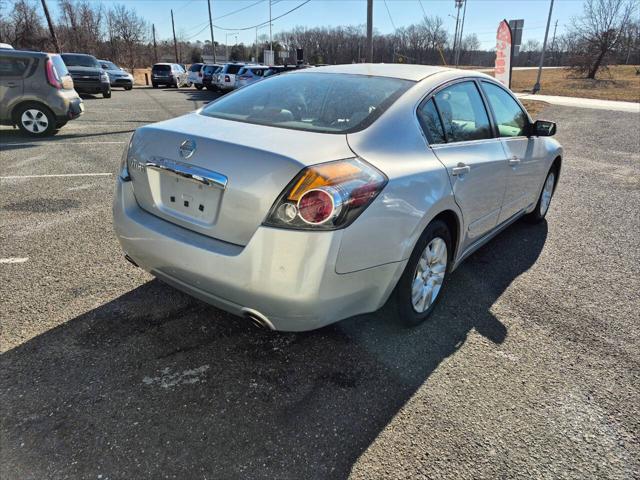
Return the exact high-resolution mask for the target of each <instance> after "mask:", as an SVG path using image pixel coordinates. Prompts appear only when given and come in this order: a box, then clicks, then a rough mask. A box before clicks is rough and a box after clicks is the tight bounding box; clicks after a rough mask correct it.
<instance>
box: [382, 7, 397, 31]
mask: <svg viewBox="0 0 640 480" xmlns="http://www.w3.org/2000/svg"><path fill="white" fill-rule="evenodd" d="M383 1H384V6H385V8H386V9H387V14H388V15H389V20H390V21H391V26H392V27H393V30H394V31H395V30H397V28H396V24H395V23H393V17H392V16H391V11H390V10H389V5H387V0H383Z"/></svg>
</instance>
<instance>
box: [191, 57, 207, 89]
mask: <svg viewBox="0 0 640 480" xmlns="http://www.w3.org/2000/svg"><path fill="white" fill-rule="evenodd" d="M203 68H204V63H194V64H193V65H191V66H190V67H189V76H188V80H189V82H190V83H193V86H194V87H196V88H197V89H198V90H202V88H203V87H204V85H203V84H202V69H203Z"/></svg>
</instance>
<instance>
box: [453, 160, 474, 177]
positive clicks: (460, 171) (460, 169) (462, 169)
mask: <svg viewBox="0 0 640 480" xmlns="http://www.w3.org/2000/svg"><path fill="white" fill-rule="evenodd" d="M470 171H471V167H470V166H469V165H465V164H464V163H459V164H458V166H457V167H453V168H452V169H451V175H453V176H456V177H457V176H458V175H464V174H465V173H469V172H470Z"/></svg>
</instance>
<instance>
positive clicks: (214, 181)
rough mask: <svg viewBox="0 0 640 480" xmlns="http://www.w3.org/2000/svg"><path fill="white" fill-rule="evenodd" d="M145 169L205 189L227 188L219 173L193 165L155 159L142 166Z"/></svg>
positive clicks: (223, 176)
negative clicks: (170, 175) (198, 184)
mask: <svg viewBox="0 0 640 480" xmlns="http://www.w3.org/2000/svg"><path fill="white" fill-rule="evenodd" d="M144 166H145V167H146V168H150V169H152V170H156V171H159V172H166V173H171V174H173V175H177V176H178V177H182V178H187V179H189V180H193V181H195V182H197V183H201V184H202V185H206V186H207V187H218V188H221V189H223V190H224V189H226V188H227V182H228V178H227V177H226V176H225V175H222V174H221V173H218V172H214V171H212V170H207V169H206V168H201V167H196V166H195V165H187V164H184V163H180V162H175V161H172V160H165V159H162V158H156V159H154V160H153V161H149V162H146V163H145V164H144Z"/></svg>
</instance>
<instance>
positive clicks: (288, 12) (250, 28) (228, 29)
mask: <svg viewBox="0 0 640 480" xmlns="http://www.w3.org/2000/svg"><path fill="white" fill-rule="evenodd" d="M310 1H311V0H305V1H304V2H302V3H301V4H300V5H298V6H296V7H293V8H292V9H291V10H288V11H286V12H284V13H283V14H281V15H278V16H277V17H273V18H272V19H271V22H273V21H274V20H278V19H279V18H282V17H284V16H285V15H289V14H290V13H291V12H295V11H296V10H298V9H299V8H301V7H303V6H305V5H306V4H307V3H309V2H310ZM268 24H269V20H267V21H266V22H261V23H258V24H257V25H251V26H250V27H240V28H225V27H220V26H218V25H214V27H216V28H218V29H220V30H227V31H229V32H231V31H236V30H238V31H242V30H252V29H254V28H256V27H261V26H263V25H268Z"/></svg>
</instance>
